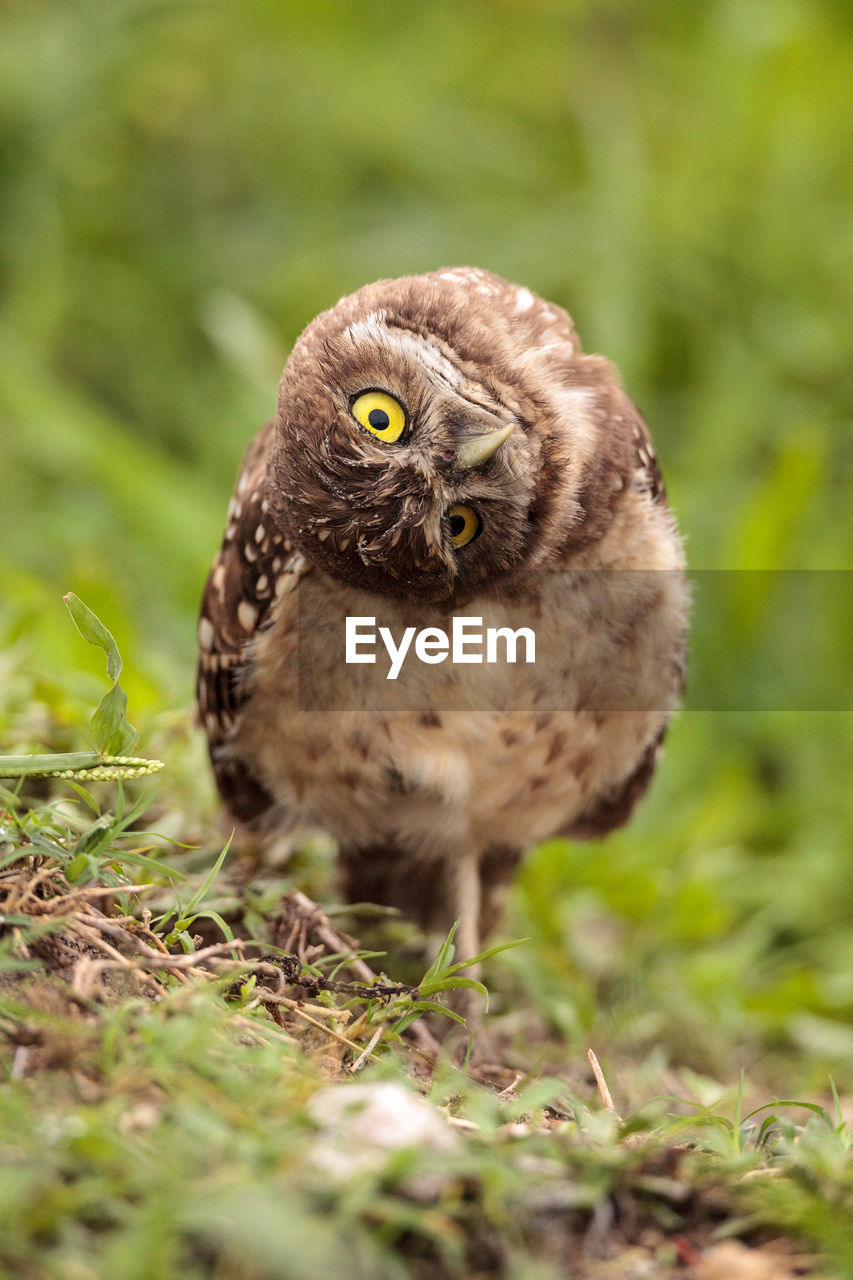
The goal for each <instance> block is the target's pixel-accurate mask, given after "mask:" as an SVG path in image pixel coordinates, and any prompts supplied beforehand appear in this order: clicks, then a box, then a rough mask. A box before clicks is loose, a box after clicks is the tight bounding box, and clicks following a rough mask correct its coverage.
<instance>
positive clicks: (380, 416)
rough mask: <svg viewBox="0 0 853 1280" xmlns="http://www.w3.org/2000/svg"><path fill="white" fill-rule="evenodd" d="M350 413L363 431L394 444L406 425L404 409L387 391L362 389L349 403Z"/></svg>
mask: <svg viewBox="0 0 853 1280" xmlns="http://www.w3.org/2000/svg"><path fill="white" fill-rule="evenodd" d="M350 413H351V414H352V416H353V417H354V418H355V420H356V422H357V423H359V425H360V426H362V427H364V429H365V431H369V432H370V434H371V435H372V436H376V438H377V439H378V440H385V441H387V443H388V444H394V443H395V442H396V441H397V440H399V439H400V436H401V435H402V434H403V431H404V429H405V426H406V411H405V409H404V408H403V406H402V405H401V404H400V402H399V400H395V399H394V397H393V396H389V394H388V392H387V391H362V392H361V394H360V395H357V396H356V397H355V399H354V400H353V402H352V404H351V405H350Z"/></svg>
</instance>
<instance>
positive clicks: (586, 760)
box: [198, 267, 688, 958]
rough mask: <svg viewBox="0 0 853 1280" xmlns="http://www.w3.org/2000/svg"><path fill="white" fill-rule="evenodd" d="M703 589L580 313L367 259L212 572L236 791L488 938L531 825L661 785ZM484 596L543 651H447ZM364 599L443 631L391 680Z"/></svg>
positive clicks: (242, 480) (347, 867)
mask: <svg viewBox="0 0 853 1280" xmlns="http://www.w3.org/2000/svg"><path fill="white" fill-rule="evenodd" d="M687 609H688V598H687V587H686V579H685V571H684V559H683V554H682V547H681V542H680V539H679V536H678V533H677V531H676V527H675V523H674V521H673V517H672V515H671V513H670V510H669V507H668V505H667V501H666V497H665V493H664V487H663V484H662V481H661V476H660V472H659V470H658V466H657V462H656V459H655V455H654V452H653V449H652V444H651V441H650V438H649V434H648V431H647V428H646V426H645V423H644V422H643V420H642V418H641V416H640V414H639V413H638V411H637V409H636V408H635V406H634V405H633V403H632V402H631V400H630V399H629V398H628V396H627V395H626V393H625V392H624V390H623V389H622V386H621V384H620V381H619V378H618V376H617V374H616V372H615V370H614V368H613V366H612V365H611V364H609V363H608V361H606V360H605V359H603V358H602V357H600V356H596V355H587V354H584V352H583V351H582V349H581V345H580V343H579V341H578V338H577V335H576V333H575V331H574V328H573V325H572V322H571V320H570V318H569V316H568V315H567V313H566V312H565V311H564V310H563V309H562V308H560V307H559V306H555V305H553V304H551V303H549V302H545V301H544V300H543V299H541V298H540V297H538V296H537V295H536V294H534V293H533V292H531V290H530V289H528V288H525V287H523V286H518V285H514V284H510V283H508V282H506V281H505V280H503V279H501V278H499V277H498V276H496V275H493V274H491V273H490V272H488V271H483V270H478V269H473V268H467V267H465V268H454V269H449V270H441V271H436V272H432V273H429V274H424V275H416V276H408V277H404V278H402V279H396V280H380V281H377V282H376V283H375V284H370V285H367V286H365V287H364V288H362V289H359V290H358V291H357V292H356V293H353V294H351V295H350V296H348V297H345V298H342V299H341V300H340V301H339V302H338V303H337V304H336V305H335V306H333V307H332V308H331V309H330V310H328V311H325V312H323V313H322V314H321V315H319V316H318V317H317V318H316V319H315V320H313V321H312V322H311V323H310V324H309V325H308V327H307V328H306V329H305V330H304V332H303V333H302V334H301V336H300V337H299V339H298V340H297V342H296V344H295V346H294V348H293V351H292V352H291V355H290V358H289V359H288V361H287V364H286V366H285V368H284V373H283V375H282V378H281V383H280V387H279V393H278V402H277V410H276V414H275V417H274V419H273V420H272V421H270V422H269V423H268V424H267V425H266V426H265V427H263V428H262V429H261V431H260V432H259V433H258V435H257V436H256V437H255V439H254V440H253V442H252V443H251V444H250V446H249V449H248V452H247V453H246V455H245V457H244V459H243V463H242V466H241V469H240V473H239V478H238V480H237V484H236V488H235V490H234V494H233V497H232V500H231V505H230V508H229V511H228V518H227V527H226V530H225V536H224V539H223V542H222V546H221V549H220V551H219V553H218V555H217V557H216V559H215V561H214V564H213V568H212V570H211V573H210V576H209V578H208V581H207V586H206V588H205V591H204V597H203V602H202V610H201V618H200V623H199V650H200V659H199V668H198V707H199V715H200V721H201V724H202V725H203V727H204V729H205V731H206V733H207V737H208V742H209V748H210V757H211V761H212V766H213V771H214V774H215V778H216V782H217V785H218V788H219V791H220V793H221V795H222V798H223V800H224V803H225V805H226V807H227V810H228V812H229V815H230V818H231V819H232V820H234V821H236V822H237V823H238V824H242V825H243V826H245V827H248V828H250V829H251V830H252V831H253V832H254V838H255V839H256V840H258V839H260V840H262V841H265V840H274V839H277V838H279V837H281V836H282V835H287V834H288V833H296V832H299V831H301V830H307V829H316V828H318V827H319V828H323V829H325V830H326V831H327V832H329V833H330V834H331V835H332V836H333V837H334V838H335V840H336V842H337V845H338V849H339V868H340V876H341V882H342V887H343V890H344V892H345V893H346V895H347V896H348V898H349V900H350V901H360V900H370V901H372V902H376V903H382V904H387V905H390V906H393V907H397V908H399V909H400V910H401V911H402V912H403V913H404V914H405V915H406V916H408V917H410V918H411V919H413V920H415V921H417V922H419V923H420V924H421V925H422V926H423V927H424V928H427V929H440V930H443V931H446V930H447V928H448V927H449V926H450V925H451V924H452V923H453V922H454V921H458V922H459V923H458V929H457V933H456V944H457V956H459V955H461V956H464V957H465V958H470V957H472V956H474V955H476V954H477V952H478V949H480V948H481V944H482V941H483V939H484V938H485V936H486V935H487V934H488V932H489V931H490V930H491V929H492V928H493V926H494V925H495V923H496V921H497V919H498V918H499V915H500V911H501V905H502V901H503V898H504V896H505V894H506V891H507V888H508V887H509V885H510V884H511V881H512V878H513V875H514V872H515V870H516V868H517V865H518V863H519V861H520V859H521V858H522V857H523V855H524V853H525V851H526V850H528V849H529V848H530V847H531V846H532V845H534V844H536V843H537V842H540V841H542V840H544V839H546V838H548V837H552V836H558V835H559V836H567V837H571V838H573V839H575V838H578V839H582V838H594V837H600V836H603V835H604V834H605V833H606V832H608V831H610V830H611V829H613V828H615V827H618V826H620V825H621V824H622V823H624V822H625V821H626V820H627V818H628V817H629V815H630V813H631V811H632V809H633V808H634V805H635V803H636V802H637V800H638V799H639V797H640V796H641V795H642V794H643V792H644V791H645V790H646V788H647V787H648V785H649V781H650V779H651V777H652V773H653V771H654V768H655V764H656V761H657V758H658V754H659V751H660V746H661V741H662V739H663V736H664V733H665V730H666V727H667V723H668V721H669V718H670V716H671V713H672V711H673V709H674V707H675V706H676V704H677V701H678V698H679V695H680V692H681V690H682V684H683V671H684V653H685V636H686V629H687ZM459 618H461V619H467V620H468V622H469V623H471V624H474V623H476V622H479V623H480V625H481V626H482V627H483V628H484V630H485V629H487V628H492V629H493V630H494V631H495V633H496V634H497V635H498V636H501V635H503V636H506V635H508V634H509V633H510V632H514V633H518V634H519V635H520V634H521V633H522V630H525V631H526V632H529V633H532V634H533V635H534V636H535V658H534V660H533V661H532V662H530V661H526V662H521V661H519V660H516V661H512V658H511V655H510V652H509V644H508V643H507V644H506V645H504V647H503V650H502V652H503V654H504V659H505V660H504V661H500V660H497V659H496V660H495V661H493V662H491V663H487V662H485V661H478V660H477V658H476V654H475V656H474V657H472V656H471V653H472V647H471V646H468V647H467V654H466V653H465V652H463V653H462V654H460V658H461V660H459V661H455V660H454V654H453V653H451V652H449V651H447V652H445V654H444V658H443V659H442V660H439V659H438V657H437V653H438V651H439V649H440V645H437V643H436V636H437V635H438V636H440V635H441V634H442V629H443V632H444V634H446V635H449V634H450V632H451V630H452V626H453V624H454V621H455V620H456V619H459ZM348 619H356V620H358V619H361V620H368V621H374V620H375V622H376V627H377V629H378V628H379V627H380V626H382V627H384V628H385V629H386V630H387V632H388V634H389V635H395V636H401V635H403V634H404V633H406V632H407V630H408V629H414V630H413V631H412V630H409V632H408V633H409V635H410V636H411V635H412V634H415V635H416V636H417V637H419V638H420V637H422V636H423V635H426V636H427V640H428V641H429V640H431V641H432V648H430V645H429V643H427V642H426V641H425V642H424V646H423V648H422V649H421V648H420V643H419V640H418V649H419V651H420V652H421V653H422V655H426V657H425V658H424V660H418V659H417V658H415V657H411V655H410V658H411V660H410V661H407V663H406V677H407V678H406V680H405V681H404V682H402V683H401V682H399V681H390V680H389V679H388V674H387V673H386V672H385V671H384V670H383V669H382V666H381V662H380V659H381V657H382V654H381V653H380V652H377V653H376V654H375V661H374V663H373V664H372V665H371V664H370V658H369V655H368V656H367V657H364V656H363V657H362V658H361V659H360V660H359V662H358V663H357V664H356V663H353V662H347V661H346V659H345V649H344V644H343V637H344V634H345V631H346V627H347V620H348ZM469 634H470V628H469ZM496 647H497V646H496ZM514 656H515V657H516V659H518V658H519V655H518V654H516V655H514ZM403 684H404V685H405V687H403ZM392 694H393V696H392ZM593 856H602V855H600V854H597V853H596V854H595V855H593Z"/></svg>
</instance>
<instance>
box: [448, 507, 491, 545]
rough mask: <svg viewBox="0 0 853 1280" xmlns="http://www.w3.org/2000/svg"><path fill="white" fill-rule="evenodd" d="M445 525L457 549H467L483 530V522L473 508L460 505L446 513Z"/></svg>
mask: <svg viewBox="0 0 853 1280" xmlns="http://www.w3.org/2000/svg"><path fill="white" fill-rule="evenodd" d="M447 523H448V524H449V525H450V539H451V541H452V543H453V545H454V547H456V548H457V549H458V548H459V547H467V545H468V543H469V542H473V541H474V539H475V538H476V537H477V536H478V535H479V534H480V533H481V532H482V529H483V522H482V520H481V519H480V517H479V516H478V515H477V512H476V511H475V510H474V508H473V507H463V506H462V505H461V504H460V503H457V505H456V506H454V507H451V508H450V510H449V511H448V513H447Z"/></svg>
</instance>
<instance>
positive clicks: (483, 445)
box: [453, 422, 515, 471]
mask: <svg viewBox="0 0 853 1280" xmlns="http://www.w3.org/2000/svg"><path fill="white" fill-rule="evenodd" d="M514 430H515V423H514V422H511V423H510V424H509V426H506V427H496V428H495V430H494V431H486V432H485V433H484V434H483V435H478V436H474V437H473V438H472V439H470V440H466V441H465V443H464V444H460V446H459V448H458V449H457V451H456V457H455V458H454V460H453V465H454V466H455V467H459V468H460V469H461V470H463V471H467V470H468V469H469V468H470V467H479V465H480V463H481V462H485V461H486V459H487V458H491V456H492V454H493V453H495V452H496V451H497V450H498V449H499V448H500V447H501V445H502V444H503V442H504V440H508V439H509V437H510V436H511V435H512V433H513V431H514Z"/></svg>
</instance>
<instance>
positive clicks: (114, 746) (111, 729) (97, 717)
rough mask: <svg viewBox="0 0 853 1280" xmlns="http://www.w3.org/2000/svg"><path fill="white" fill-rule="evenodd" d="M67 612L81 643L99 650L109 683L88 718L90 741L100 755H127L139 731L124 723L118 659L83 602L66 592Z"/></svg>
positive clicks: (111, 642) (112, 644) (108, 636)
mask: <svg viewBox="0 0 853 1280" xmlns="http://www.w3.org/2000/svg"><path fill="white" fill-rule="evenodd" d="M63 599H64V601H65V604H66V606H67V608H68V612H69V613H70V614H71V618H72V620H73V622H74V625H75V626H76V628H77V630H78V631H79V632H80V634H81V636H82V637H83V639H84V640H88V642H89V644H93V645H96V646H97V647H98V648H99V649H103V651H104V653H105V654H106V655H107V674H108V675H109V677H110V679H111V680H112V682H113V687H112V688H111V689H109V690H108V691H107V692H106V693H105V694H104V696H103V698H102V699H101V701H100V703H99V704H98V707H97V710H96V711H95V714H94V715H93V716H92V724H91V727H92V739H93V741H94V744H95V748H96V750H97V751H98V752H99V753H100V754H101V755H102V756H122V755H129V754H130V752H131V751H132V750H133V748H134V747H135V746H136V744H137V742H138V741H139V732H138V730H136V729H134V727H133V725H132V724H129V723H128V720H127V714H126V713H127V695H126V693H125V692H124V690H123V689H122V688H121V687H120V686H119V683H118V678H119V676H120V675H121V656H120V654H119V651H118V646H117V645H116V642H115V640H114V639H113V637H112V635H111V634H110V632H109V631H108V630H107V628H106V627H105V626H104V624H103V623H102V622H101V620H100V618H98V617H97V616H96V615H95V614H94V613H93V612H92V610H91V609H90V608H88V607H87V606H86V605H85V604H84V603H83V601H82V600H81V599H80V598H79V597H78V596H75V595H74V593H73V591H69V592H68V593H67V595H65V596H63Z"/></svg>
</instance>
